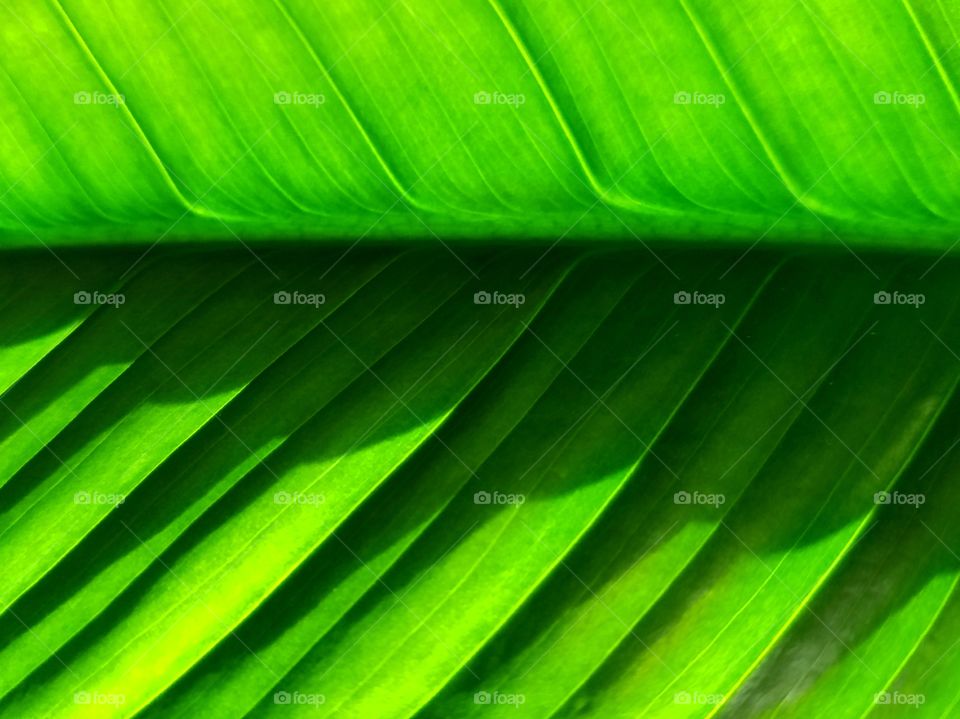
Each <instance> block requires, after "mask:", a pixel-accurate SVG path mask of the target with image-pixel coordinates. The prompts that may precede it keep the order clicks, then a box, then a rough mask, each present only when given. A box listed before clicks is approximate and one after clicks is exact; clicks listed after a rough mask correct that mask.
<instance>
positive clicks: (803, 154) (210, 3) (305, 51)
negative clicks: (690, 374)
mask: <svg viewBox="0 0 960 719" xmlns="http://www.w3.org/2000/svg"><path fill="white" fill-rule="evenodd" d="M958 28H960V5H958V4H957V3H955V2H949V1H946V0H874V1H873V2H861V3H856V2H850V0H803V1H802V2H793V1H792V0H738V1H737V2H731V1H730V0H669V1H667V2H639V1H638V0H628V1H624V0H616V1H613V0H599V1H597V0H523V1H521V0H402V1H400V2H394V1H393V0H351V1H350V2H324V3H317V2H315V1H313V0H262V1H258V2H254V0H201V1H200V2H195V1H194V0H164V2H141V1H135V0H101V1H99V2H94V1H92V0H43V1H42V2H41V1H39V0H9V2H5V3H3V4H2V5H0V38H2V39H0V47H2V53H0V106H2V107H3V108H4V111H3V114H2V118H0V193H2V194H0V232H2V239H0V242H2V243H3V244H6V245H32V246H36V244H37V241H38V240H42V241H43V242H46V243H48V244H54V243H55V244H64V243H90V242H107V241H116V242H129V241H132V240H133V241H145V242H154V241H158V240H162V241H164V242H167V241H174V240H177V239H181V240H183V239H196V238H198V237H203V238H208V239H217V238H220V239H225V240H229V241H235V239H236V238H238V237H239V238H242V239H245V240H246V239H249V238H266V237H272V238H275V237H278V236H279V237H286V238H295V237H311V238H323V237H343V236H348V237H351V238H356V237H358V236H363V237H368V236H370V237H401V236H414V237H420V238H423V237H430V236H431V235H438V236H441V237H444V238H453V237H488V236H496V237H503V238H511V239H514V240H518V239H522V238H538V237H539V238H551V239H552V238H556V237H559V236H562V237H580V238H591V239H596V238H600V237H615V238H633V237H643V238H647V237H648V236H651V235H657V236H663V237H674V238H687V237H690V236H702V235H703V234H704V233H705V232H712V233H713V235H714V236H722V237H724V238H726V239H729V240H736V239H747V240H748V241H751V242H752V241H755V240H757V238H758V237H760V238H763V239H764V240H774V239H776V238H784V237H802V238H804V239H807V240H810V241H819V242H822V243H825V244H831V245H836V246H839V245H840V244H841V243H842V244H847V245H850V246H854V247H859V246H862V245H865V244H872V245H876V244H885V245H898V246H906V247H925V248H932V249H936V248H946V247H949V246H951V245H952V243H953V242H954V241H955V239H956V235H957V234H958V232H960V210H958V208H960V204H958V193H960V162H958V153H960V123H958V122H957V117H958V112H960V96H958V88H957V83H958V78H960V52H957V51H956V46H957V43H958V41H960V35H958Z"/></svg>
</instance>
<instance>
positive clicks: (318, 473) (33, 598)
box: [0, 247, 960, 717]
mask: <svg viewBox="0 0 960 719" xmlns="http://www.w3.org/2000/svg"><path fill="white" fill-rule="evenodd" d="M546 249H548V248H546V247H531V248H530V249H529V250H526V251H519V250H510V251H500V252H490V251H487V250H470V251H465V252H464V253H463V256H462V257H461V259H462V260H463V263H461V262H460V261H458V259H457V258H455V257H453V256H452V255H451V254H450V253H448V252H446V251H444V250H443V249H442V248H441V249H438V250H423V249H413V250H411V251H409V252H404V253H397V252H393V251H390V250H386V249H381V250H362V251H361V250H356V251H355V252H354V253H350V254H348V255H347V256H346V257H344V256H343V251H342V248H337V249H336V251H333V250H331V251H328V252H326V253H316V252H311V253H307V254H302V253H297V254H293V253H292V252H290V251H282V252H277V251H274V252H267V253H263V254H261V255H260V257H261V259H262V261H263V262H264V263H265V264H266V265H267V266H268V267H270V268H271V269H272V271H273V272H275V273H276V274H277V275H278V277H279V279H274V278H273V277H272V276H270V275H269V274H268V273H266V272H265V271H264V269H263V267H262V266H261V264H260V263H259V262H257V261H256V260H254V259H252V258H250V257H249V255H247V254H246V253H244V252H241V253H240V254H227V255H224V254H222V253H212V254H190V255H186V256H184V255H182V254H181V255H171V254H169V253H161V255H162V256H157V257H156V258H154V259H149V260H145V261H143V262H141V263H139V264H138V268H139V270H138V272H137V273H136V274H132V273H131V274H127V275H126V276H125V277H123V278H122V279H121V275H122V273H123V271H124V266H125V265H127V266H129V265H130V264H132V263H133V262H135V261H136V259H137V257H138V254H139V251H135V252H121V251H112V252H111V253H110V254H108V255H104V256H103V257H102V258H101V257H100V256H98V255H92V254H91V253H84V254H82V255H79V256H78V258H79V260H81V261H83V262H87V263H89V264H90V266H91V267H92V268H95V270H91V271H96V272H99V276H98V282H99V283H100V286H102V287H106V288H109V289H110V293H109V294H107V293H105V292H104V293H103V294H101V295H100V296H92V303H91V304H75V302H74V293H75V292H89V293H91V295H92V293H94V292H98V291H99V290H97V288H94V287H91V286H89V285H81V284H79V283H76V281H75V280H74V279H73V278H72V276H71V275H70V274H69V272H68V271H67V269H65V268H64V267H62V266H61V265H60V264H59V263H58V262H57V261H56V260H55V259H53V258H50V259H49V260H47V261H45V262H42V261H40V260H37V259H36V258H35V257H34V256H33V255H28V256H24V257H23V258H22V259H20V258H18V259H15V260H11V263H10V266H9V269H8V270H7V274H8V277H7V279H6V280H5V284H6V286H8V287H10V286H11V285H12V279H11V278H12V277H16V276H20V275H21V272H22V271H26V270H28V269H29V270H30V274H31V276H32V277H34V278H44V282H43V283H41V282H40V281H39V279H36V280H35V283H34V285H33V286H32V287H31V288H30V289H29V291H30V297H34V298H36V299H35V301H31V302H29V303H25V302H24V301H23V300H21V301H13V302H10V303H8V304H7V305H5V306H4V308H3V309H2V313H0V322H2V323H4V326H7V327H12V326H13V325H16V324H17V323H20V324H23V323H24V319H25V317H26V318H29V319H30V320H33V322H31V323H30V328H29V331H28V329H27V328H25V327H21V329H20V331H19V332H16V331H12V330H11V332H10V334H9V337H10V340H9V341H8V342H7V343H6V346H5V349H4V350H3V352H4V356H5V361H4V366H5V368H8V369H7V375H8V377H10V378H11V379H8V385H9V386H8V388H7V390H6V392H5V393H4V395H3V406H4V409H5V410H6V412H5V414H4V427H3V440H2V441H3V452H2V456H3V458H4V465H3V476H2V487H0V496H2V498H3V504H2V507H3V517H2V522H3V524H2V534H0V561H2V562H3V566H4V567H5V581H4V583H3V587H2V591H3V600H4V606H6V607H7V609H6V611H5V612H4V614H3V615H2V619H0V635H2V637H3V641H2V643H0V647H2V648H0V657H2V660H0V667H2V668H3V669H2V671H0V686H2V692H3V697H2V700H0V715H3V716H46V715H51V716H69V715H73V714H76V715H78V716H110V715H114V714H119V715H123V716H133V715H140V716H158V717H160V716H163V717H169V716H183V717H189V716H194V715H196V714H197V713H198V712H202V713H204V714H206V715H211V716H217V717H221V716H222V717H236V716H245V715H247V714H251V715H254V716H261V715H262V716H272V715H274V714H277V715H280V716H283V715H285V713H289V712H294V713H296V712H297V711H298V710H300V711H303V712H306V713H307V714H309V715H314V714H316V713H317V712H318V711H319V712H320V713H321V714H322V715H330V716H345V717H370V716H376V717H405V716H414V715H417V716H424V717H434V716H436V717H441V716H442V717H454V716H464V717H466V716H480V715H484V716H485V715H486V712H489V711H493V712H495V713H496V712H498V711H500V712H513V711H515V710H516V706H515V704H516V703H517V702H523V705H522V706H523V709H524V711H526V712H527V713H529V714H530V715H533V716H538V717H539V716H543V717H547V716H556V717H562V716H624V717H625V716H645V715H646V716H704V715H708V714H711V715H712V714H714V713H717V714H719V715H723V716H737V717H740V716H768V715H772V713H773V712H774V709H773V708H774V707H776V713H777V715H778V716H821V715H822V716H826V715H828V713H829V715H830V716H859V715H860V714H861V713H865V712H868V711H870V710H871V709H874V710H876V711H877V712H878V713H879V712H880V711H882V707H879V706H875V705H874V699H875V694H882V693H883V692H896V695H895V696H896V697H902V696H908V697H915V696H916V695H921V696H924V697H925V700H926V702H927V703H926V704H925V710H926V711H931V710H933V709H934V707H941V708H943V710H944V711H946V708H947V707H948V706H950V704H951V703H952V702H953V701H954V700H956V699H957V697H956V693H955V691H954V690H953V684H951V682H950V678H951V677H952V676H954V674H953V671H954V670H953V666H952V665H953V660H954V658H955V655H956V652H955V651H954V649H955V648H954V647H952V646H951V644H952V639H951V637H950V633H949V626H950V623H951V622H952V621H953V619H952V617H953V615H954V614H955V612H953V611H952V610H953V606H954V604H955V602H954V601H953V600H952V597H953V596H954V593H953V590H954V588H955V585H956V582H957V579H958V577H960V560H958V558H957V557H956V555H954V553H953V550H952V549H950V547H952V546H955V545H956V544H957V542H958V541H960V537H958V536H956V534H957V528H956V524H955V521H954V520H955V514H954V510H953V506H954V505H953V502H952V501H951V497H952V494H953V491H952V485H951V482H950V477H951V475H952V474H953V472H954V471H955V468H954V463H955V457H954V454H953V453H952V451H951V450H952V449H953V448H954V446H955V445H956V443H957V439H956V420H955V417H956V406H955V405H956V399H955V397H956V393H955V389H956V384H957V381H958V379H960V359H958V358H957V356H956V355H955V354H954V350H953V349H952V348H960V336H958V331H957V326H958V325H957V322H956V312H957V310H958V307H957V300H956V297H955V294H954V293H953V291H952V282H953V278H955V276H956V271H957V268H956V265H955V263H954V262H953V260H944V261H943V262H941V263H939V264H938V265H937V266H936V267H935V268H934V269H933V270H930V261H929V260H909V259H908V260H905V259H904V258H901V257H896V256H890V257H884V256H868V257H866V258H865V261H866V262H867V263H868V264H869V265H870V266H871V267H872V268H873V269H874V271H875V272H877V273H878V274H879V275H880V276H881V277H883V278H884V280H885V282H886V283H887V284H886V285H884V286H889V287H899V288H901V290H898V292H899V293H900V294H898V295H897V296H896V297H893V296H892V299H891V303H890V304H883V303H882V302H883V296H882V295H881V296H879V297H875V296H874V293H875V292H877V291H878V285H877V283H876V281H875V280H874V279H873V278H872V277H871V276H870V275H869V274H868V273H867V272H865V271H863V268H862V267H861V266H860V264H859V262H857V261H856V260H855V259H853V258H847V259H843V258H842V257H827V258H824V257H820V256H816V257H808V256H797V257H792V258H788V257H779V256H772V255H769V254H766V253H756V254H753V255H751V256H749V257H747V258H745V259H742V258H741V252H740V251H728V252H725V251H719V250H714V251H710V252H709V253H706V254H705V253H698V254H697V256H692V255H691V254H690V253H688V252H680V251H673V252H666V253H664V254H662V255H661V256H660V259H661V260H662V262H663V264H661V262H658V261H657V260H655V259H654V258H652V257H649V256H646V257H645V258H641V257H638V256H637V255H636V254H634V253H624V252H622V251H621V252H604V253H599V254H598V253H593V254H586V253H583V252H581V251H577V252H570V251H567V250H554V251H553V252H551V253H548V255H547V256H546V257H545V258H544V257H543V253H544V251H545V250H546ZM63 259H64V260H65V261H66V262H67V263H68V264H72V263H73V262H74V261H75V257H74V256H72V255H64V256H63ZM101 260H102V261H101ZM44 265H46V266H45V267H44ZM77 266H78V267H79V265H77ZM531 267H536V271H529V270H530V268H531ZM731 267H733V269H732V270H731V271H730V272H728V273H726V277H725V279H724V280H723V281H722V282H718V281H717V280H716V279H715V278H716V277H718V276H719V275H720V274H722V273H724V272H725V270H727V269H728V268H731ZM85 268H86V265H84V269H85ZM468 268H472V269H468ZM471 272H475V273H476V274H477V277H474V276H472V274H471ZM922 275H925V279H924V281H923V283H922V289H923V290H924V292H923V293H922V295H921V294H920V293H919V290H917V287H919V286H920V285H921V283H918V278H919V277H920V276H922ZM90 276H94V275H92V274H91V275H90ZM212 277H216V278H217V279H216V281H211V278H212ZM264 277H266V278H267V279H264ZM676 277H681V278H683V280H682V283H683V284H680V283H679V282H678V280H677V279H676ZM518 278H520V279H518ZM696 287H700V288H701V289H700V290H697V293H698V294H696V295H691V296H690V298H689V299H690V302H689V303H685V300H686V299H687V298H686V296H685V295H683V294H682V293H684V292H690V291H691V290H692V289H693V288H696ZM914 290H917V291H914ZM880 291H881V292H882V291H883V290H880ZM284 292H286V293H290V295H289V299H290V302H289V303H285V299H287V297H288V296H287V295H283V294H280V295H275V293H284ZM485 292H487V293H491V295H490V297H489V299H490V302H489V303H485V300H486V299H487V295H485V294H483V293H485ZM678 292H679V293H681V294H680V295H675V293H678ZM477 293H480V294H479V295H478V294H477ZM110 296H112V297H113V303H112V304H109V303H108V304H99V305H97V304H93V303H95V302H98V301H99V302H106V301H107V300H106V299H105V298H107V297H110ZM911 298H912V299H913V300H915V301H916V302H915V304H914V305H910V304H903V303H904V302H907V301H908V300H909V299H911ZM81 299H82V297H81ZM921 300H922V304H920V302H921ZM878 301H879V302H881V304H877V302H878ZM898 302H899V303H900V304H897V303H898ZM705 303H706V304H705ZM711 303H712V304H711ZM916 305H919V306H916ZM865 420H866V421H865ZM878 492H879V493H887V494H879V495H877V494H876V493H878ZM884 498H892V499H891V501H890V502H889V503H887V504H884V503H883V501H884ZM941 626H942V627H945V628H946V629H940V627H941ZM798 665H802V667H803V669H802V671H798V669H797V667H798ZM891 696H892V695H891ZM287 700H289V703H287ZM488 700H489V701H490V702H492V706H490V705H487V704H485V703H484V702H486V701H488ZM321 701H322V702H323V703H322V705H319V706H318V704H319V702H321ZM685 701H686V702H688V703H684V702H685ZM297 702H306V703H304V704H298V703H297ZM497 702H506V703H505V704H498V703H497ZM510 715H511V716H512V714H510Z"/></svg>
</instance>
